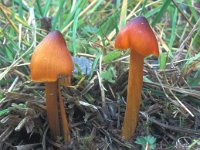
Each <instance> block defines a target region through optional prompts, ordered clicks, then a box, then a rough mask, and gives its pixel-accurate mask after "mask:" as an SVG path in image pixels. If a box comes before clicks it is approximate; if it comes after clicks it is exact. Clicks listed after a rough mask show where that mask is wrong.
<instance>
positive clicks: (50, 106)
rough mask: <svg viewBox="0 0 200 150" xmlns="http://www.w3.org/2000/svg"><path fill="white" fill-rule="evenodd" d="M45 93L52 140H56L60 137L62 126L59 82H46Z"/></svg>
mask: <svg viewBox="0 0 200 150" xmlns="http://www.w3.org/2000/svg"><path fill="white" fill-rule="evenodd" d="M45 92H46V107H47V108H46V109H47V118H48V121H49V128H50V132H51V136H52V138H53V139H54V140H56V137H57V136H60V124H59V116H58V82H57V81H56V82H46V83H45Z"/></svg>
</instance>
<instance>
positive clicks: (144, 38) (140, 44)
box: [115, 16, 159, 57]
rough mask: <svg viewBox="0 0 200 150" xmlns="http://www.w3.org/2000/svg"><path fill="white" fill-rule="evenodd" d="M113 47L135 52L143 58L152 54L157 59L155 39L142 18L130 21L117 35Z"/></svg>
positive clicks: (145, 20)
mask: <svg viewBox="0 0 200 150" xmlns="http://www.w3.org/2000/svg"><path fill="white" fill-rule="evenodd" d="M115 47H116V48H118V49H128V48H130V49H131V50H134V51H136V52H137V53H139V54H141V55H143V56H144V57H146V56H148V55H150V54H154V55H155V56H157V57H158V55H159V50H158V44H157V40H156V37H155V35H154V33H153V31H152V29H151V27H150V25H149V23H148V21H147V19H146V18H145V17H143V16H140V17H136V18H134V19H132V20H131V21H130V22H129V23H128V24H127V25H126V26H125V27H124V28H123V29H122V30H121V31H120V32H119V33H118V35H117V37H116V41H115Z"/></svg>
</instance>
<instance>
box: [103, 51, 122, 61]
mask: <svg viewBox="0 0 200 150" xmlns="http://www.w3.org/2000/svg"><path fill="white" fill-rule="evenodd" d="M120 54H121V53H120V51H118V50H115V51H111V52H109V53H108V54H107V55H105V56H104V57H103V62H104V63H110V62H112V61H113V60H114V59H116V58H119V57H120Z"/></svg>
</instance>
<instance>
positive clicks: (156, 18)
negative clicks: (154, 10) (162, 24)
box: [151, 0, 171, 26]
mask: <svg viewBox="0 0 200 150" xmlns="http://www.w3.org/2000/svg"><path fill="white" fill-rule="evenodd" d="M170 2H171V0H165V2H164V4H163V6H162V8H161V9H160V11H159V13H158V14H157V16H156V17H155V19H154V20H153V22H152V24H151V25H152V26H155V25H156V23H157V22H159V21H160V19H161V17H162V16H163V14H164V13H165V11H166V10H167V7H168V6H169V4H170Z"/></svg>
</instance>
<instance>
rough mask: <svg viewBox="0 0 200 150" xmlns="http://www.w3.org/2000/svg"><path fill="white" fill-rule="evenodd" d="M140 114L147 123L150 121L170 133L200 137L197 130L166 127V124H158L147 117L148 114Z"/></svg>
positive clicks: (199, 132)
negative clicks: (170, 131)
mask: <svg viewBox="0 0 200 150" xmlns="http://www.w3.org/2000/svg"><path fill="white" fill-rule="evenodd" d="M140 114H141V115H142V117H143V118H145V119H147V120H148V121H150V122H152V123H154V124H157V125H159V126H161V127H163V128H166V129H169V130H172V131H176V132H181V133H182V134H183V133H184V134H185V133H188V134H194V135H200V131H198V130H192V129H188V128H180V127H176V126H171V125H167V124H164V123H161V122H159V121H158V120H156V119H153V118H152V117H149V116H148V114H147V113H145V112H140Z"/></svg>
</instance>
